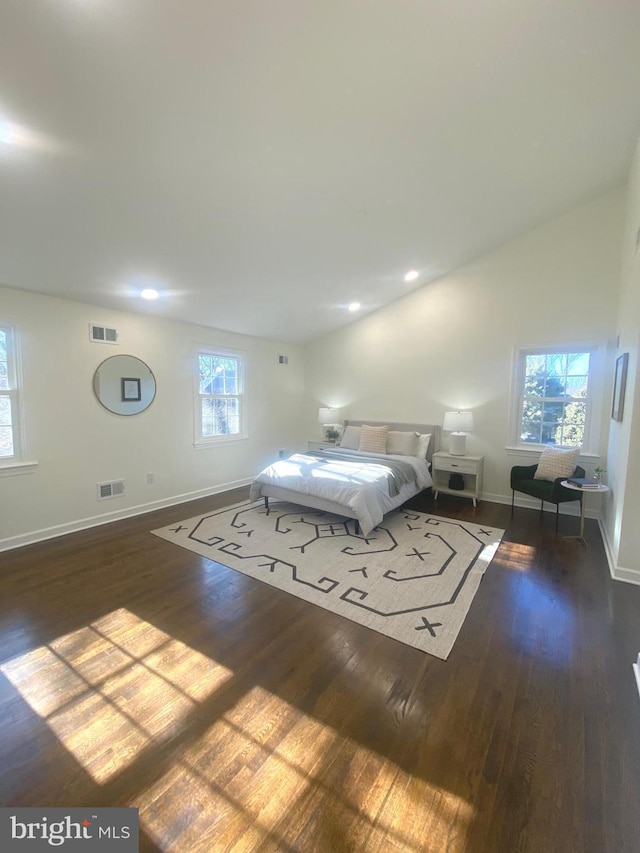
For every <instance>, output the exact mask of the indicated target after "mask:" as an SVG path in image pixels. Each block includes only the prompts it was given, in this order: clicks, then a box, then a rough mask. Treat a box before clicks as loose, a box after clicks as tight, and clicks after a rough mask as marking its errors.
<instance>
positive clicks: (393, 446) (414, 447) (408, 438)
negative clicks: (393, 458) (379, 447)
mask: <svg viewBox="0 0 640 853" xmlns="http://www.w3.org/2000/svg"><path fill="white" fill-rule="evenodd" d="M387 453H395V454H397V455H398V456H417V455H418V433H417V432H400V431H399V430H393V429H390V430H389V435H388V436H387Z"/></svg>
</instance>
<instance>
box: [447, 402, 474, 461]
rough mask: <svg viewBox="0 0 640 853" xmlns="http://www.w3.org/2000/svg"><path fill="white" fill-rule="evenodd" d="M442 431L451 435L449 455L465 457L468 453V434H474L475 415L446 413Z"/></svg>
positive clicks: (469, 413)
mask: <svg viewBox="0 0 640 853" xmlns="http://www.w3.org/2000/svg"><path fill="white" fill-rule="evenodd" d="M442 429H443V430H444V431H445V432H449V433H451V435H450V437H449V453H451V454H452V455H453V456H464V455H465V453H466V452H467V433H468V432H473V414H472V413H471V412H445V416H444V423H443V424H442Z"/></svg>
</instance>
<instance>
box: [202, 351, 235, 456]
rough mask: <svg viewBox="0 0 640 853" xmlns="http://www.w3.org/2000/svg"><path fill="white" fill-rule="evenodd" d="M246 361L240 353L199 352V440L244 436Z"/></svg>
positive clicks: (210, 440) (209, 440)
mask: <svg viewBox="0 0 640 853" xmlns="http://www.w3.org/2000/svg"><path fill="white" fill-rule="evenodd" d="M243 373H244V360H243V358H242V356H241V355H240V354H238V353H228V352H213V351H203V350H200V351H199V352H198V377H197V382H198V393H197V405H198V411H197V417H196V433H197V436H196V438H197V440H198V441H200V442H204V443H208V442H213V441H219V440H220V439H232V438H243V437H244V388H243V380H244V377H243Z"/></svg>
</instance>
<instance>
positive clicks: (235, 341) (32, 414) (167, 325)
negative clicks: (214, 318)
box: [0, 288, 305, 548]
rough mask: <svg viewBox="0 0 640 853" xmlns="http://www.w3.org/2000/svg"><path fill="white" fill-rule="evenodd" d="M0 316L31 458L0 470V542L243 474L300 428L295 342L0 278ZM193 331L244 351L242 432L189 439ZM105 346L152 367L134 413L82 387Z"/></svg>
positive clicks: (234, 480) (145, 505) (203, 489)
mask: <svg viewBox="0 0 640 853" xmlns="http://www.w3.org/2000/svg"><path fill="white" fill-rule="evenodd" d="M0 317H1V318H2V319H3V320H5V321H7V320H8V321H10V322H14V323H15V324H16V325H17V327H18V332H19V344H20V350H21V361H22V373H23V384H24V389H25V391H24V399H23V406H24V421H25V423H26V425H27V430H26V437H27V448H26V451H27V458H28V459H29V460H36V461H37V462H38V466H37V468H36V469H35V471H34V472H33V473H28V474H21V475H19V476H0V548H3V547H4V548H6V547H11V546H15V545H18V544H23V543H24V542H28V541H32V540H35V539H38V538H43V537H45V536H48V535H51V534H55V533H62V532H66V531H67V530H70V529H75V528H77V527H82V526H87V525H90V524H93V523H96V522H99V521H101V520H105V519H106V518H110V517H116V516H119V515H128V514H132V513H133V512H137V511H143V510H145V509H152V508H154V507H155V506H160V505H167V504H171V503H174V502H177V501H179V500H186V499H188V498H189V497H199V496H201V495H204V494H210V493H213V492H215V491H222V490H223V489H225V488H231V487H233V486H235V485H241V484H244V483H247V482H250V480H251V478H252V476H253V475H255V473H256V472H257V471H259V470H260V469H261V468H262V467H264V465H266V464H267V463H268V462H270V461H271V460H272V459H273V458H275V457H276V456H277V451H278V449H280V448H287V447H292V446H295V445H296V444H298V443H299V442H300V441H301V439H302V437H303V436H304V435H305V433H304V431H303V430H302V427H301V422H300V420H301V416H300V414H299V412H300V401H301V399H302V395H303V379H304V376H303V358H302V353H301V350H300V348H298V347H294V346H291V345H286V344H278V343H276V342H272V341H265V340H259V339H257V338H252V337H247V336H243V335H237V334H233V333H229V332H221V331H217V330H214V329H210V328H207V327H204V326H194V325H188V324H185V323H177V322H172V321H167V320H162V319H157V318H153V317H147V316H144V315H140V314H128V313H121V312H115V311H110V310H106V309H101V308H96V307H94V306H90V305H84V304H80V303H76V302H71V301H67V300H63V299H54V298H49V297H44V296H39V295H36V294H31V293H25V292H22V291H18V290H13V289H8V288H0ZM90 322H95V323H101V324H105V325H109V326H115V327H116V328H117V329H118V332H119V335H120V338H119V345H118V346H109V345H107V344H98V343H91V342H90V341H89V323H90ZM194 343H201V344H208V345H214V346H220V347H228V348H233V349H237V350H241V351H243V352H244V353H246V360H247V374H246V375H247V399H248V407H249V408H248V424H249V439H248V440H247V441H243V442H239V443H236V444H224V445H222V446H219V447H215V448H211V449H206V450H196V449H195V448H194V432H193V416H192V411H193V384H192V377H193V345H194ZM280 353H282V354H285V355H288V356H289V364H288V365H286V366H280V365H279V364H278V360H277V356H278V354H280ZM116 354H130V355H135V356H137V357H138V358H140V359H142V360H143V361H144V362H146V363H147V364H148V365H149V367H150V368H151V370H152V371H153V373H154V375H155V378H156V381H157V395H156V398H155V400H154V402H153V403H152V405H151V406H150V408H149V409H147V410H146V411H145V412H143V413H141V414H138V415H134V416H131V417H123V416H118V415H114V414H111V413H110V412H108V411H107V410H106V409H105V408H103V407H102V406H101V405H100V403H99V402H98V401H97V399H96V398H95V396H94V394H93V389H92V377H93V374H94V371H95V369H96V367H97V366H98V364H100V362H101V361H103V360H104V359H105V358H107V357H109V356H111V355H116ZM147 472H153V473H154V475H155V483H153V484H147V481H146V479H147V478H146V475H147ZM1 473H2V472H1V471H0V474H1ZM114 479H125V481H126V494H125V495H124V496H123V497H120V498H114V499H111V500H107V501H98V500H97V489H96V484H97V483H99V482H103V481H110V480H114Z"/></svg>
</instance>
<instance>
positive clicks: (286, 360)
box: [278, 355, 289, 364]
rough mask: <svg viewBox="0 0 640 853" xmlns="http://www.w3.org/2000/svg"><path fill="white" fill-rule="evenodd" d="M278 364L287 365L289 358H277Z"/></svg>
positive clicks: (285, 356) (280, 356)
mask: <svg viewBox="0 0 640 853" xmlns="http://www.w3.org/2000/svg"><path fill="white" fill-rule="evenodd" d="M278 364H289V356H288V355H279V356H278Z"/></svg>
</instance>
